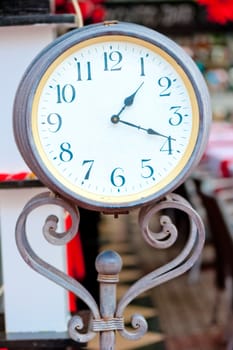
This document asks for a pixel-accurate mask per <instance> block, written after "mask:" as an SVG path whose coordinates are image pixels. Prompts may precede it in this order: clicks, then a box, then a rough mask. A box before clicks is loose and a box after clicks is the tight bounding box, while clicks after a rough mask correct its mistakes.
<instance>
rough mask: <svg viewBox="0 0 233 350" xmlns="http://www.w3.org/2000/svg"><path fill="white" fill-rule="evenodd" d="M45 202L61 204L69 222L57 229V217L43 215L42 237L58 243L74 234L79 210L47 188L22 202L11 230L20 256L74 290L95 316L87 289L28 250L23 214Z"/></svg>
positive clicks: (56, 281) (96, 316) (62, 284)
mask: <svg viewBox="0 0 233 350" xmlns="http://www.w3.org/2000/svg"><path fill="white" fill-rule="evenodd" d="M48 204H53V205H58V206H61V207H63V208H64V209H65V210H66V211H68V212H69V214H70V215H71V217H72V225H71V228H70V229H69V230H68V231H66V232H63V233H57V232H56V228H57V221H58V218H57V217H56V216H55V215H50V216H49V217H48V218H47V219H46V221H45V224H44V227H43V233H44V236H45V237H46V239H48V240H49V242H51V243H53V244H59V245H60V244H65V243H66V242H68V241H69V240H71V239H72V238H73V237H74V236H75V234H77V232H78V227H79V211H78V209H77V207H76V206H75V205H72V204H71V203H70V202H68V201H66V200H64V199H62V198H61V197H58V196H55V195H52V194H51V193H50V192H45V193H41V194H39V195H37V196H35V197H33V198H32V199H31V200H30V201H29V202H28V203H27V204H26V206H25V207H24V209H23V211H22V213H21V214H20V216H19V218H18V220H17V223H16V230H15V234H16V244H17V247H18V250H19V252H20V254H21V256H22V258H23V259H24V261H25V262H26V263H27V264H28V265H29V266H30V267H31V268H32V269H33V270H35V271H37V272H38V273H39V274H41V275H43V276H44V277H46V278H48V279H50V280H51V281H53V282H55V283H56V284H58V285H59V286H61V287H63V288H65V289H67V290H69V291H71V292H72V293H74V294H75V295H76V296H77V297H78V298H80V299H81V300H83V301H84V302H85V303H86V305H87V306H88V307H89V308H90V310H91V311H92V314H93V317H94V318H97V319H98V318H100V314H99V309H98V306H97V304H96V301H95V299H94V298H93V296H92V295H91V294H90V293H89V291H88V290H87V289H86V288H84V287H83V286H82V285H81V284H80V283H79V282H78V281H77V280H75V279H74V278H72V277H71V276H68V275H67V274H66V273H64V272H63V271H60V270H58V269H57V268H55V267H54V266H52V265H50V264H48V263H47V262H46V261H44V260H42V259H41V258H39V256H38V255H37V254H36V253H35V252H34V251H33V250H32V248H31V246H30V244H29V241H28V239H27V235H26V222H27V218H28V216H29V215H30V213H31V212H32V211H33V210H34V209H36V208H37V207H40V206H42V205H48ZM75 322H76V323H77V319H76V321H73V324H75ZM71 324H72V323H71ZM81 324H82V323H80V321H78V323H77V325H78V326H79V325H81ZM77 325H76V327H77ZM76 327H74V328H73V330H74V331H73V332H71V333H72V336H73V337H74V339H75V338H76V337H79V335H78V334H77V336H76V335H75V329H76ZM76 332H77V330H76ZM89 337H92V335H90V334H86V338H89ZM81 338H82V339H86V338H85V336H84V335H82V337H81ZM81 338H80V339H81ZM85 341H86V340H85Z"/></svg>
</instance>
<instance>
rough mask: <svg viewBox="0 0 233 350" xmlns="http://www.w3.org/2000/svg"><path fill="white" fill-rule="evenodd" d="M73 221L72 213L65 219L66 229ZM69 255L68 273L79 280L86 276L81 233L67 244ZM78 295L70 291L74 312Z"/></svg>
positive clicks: (72, 310) (71, 308) (70, 308)
mask: <svg viewBox="0 0 233 350" xmlns="http://www.w3.org/2000/svg"><path fill="white" fill-rule="evenodd" d="M71 224H72V221H71V217H70V215H67V217H66V220H65V226H66V230H68V229H69V228H70V227H71ZM66 255H67V273H68V275H69V276H71V277H73V278H74V279H76V280H78V281H79V282H80V281H82V279H83V278H84V277H85V263H84V256H83V250H82V243H81V240H80V235H79V233H77V235H75V237H74V238H73V239H72V240H71V241H70V242H69V243H67V245H66ZM76 298H77V297H76V296H75V295H74V294H73V293H72V292H69V310H70V312H72V313H75V312H76V311H77V303H76Z"/></svg>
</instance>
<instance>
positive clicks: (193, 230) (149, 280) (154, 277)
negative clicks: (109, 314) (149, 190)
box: [116, 194, 205, 335]
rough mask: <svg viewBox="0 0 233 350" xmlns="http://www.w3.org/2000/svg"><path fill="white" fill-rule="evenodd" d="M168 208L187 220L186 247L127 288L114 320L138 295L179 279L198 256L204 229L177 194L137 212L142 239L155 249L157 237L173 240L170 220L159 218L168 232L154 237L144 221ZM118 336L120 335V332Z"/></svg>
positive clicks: (196, 216)
mask: <svg viewBox="0 0 233 350" xmlns="http://www.w3.org/2000/svg"><path fill="white" fill-rule="evenodd" d="M168 208H174V209H178V210H181V211H183V212H184V213H186V214H187V215H188V217H189V220H190V232H189V237H188V240H187V242H186V245H185V246H184V248H183V249H182V250H181V252H180V253H179V255H178V256H177V257H175V258H174V259H173V260H171V261H170V262H168V263H166V264H165V265H163V266H161V267H159V268H157V269H155V270H154V271H152V272H151V273H148V274H147V275H146V276H144V277H142V278H140V279H139V280H138V281H137V282H135V283H134V284H133V285H132V286H131V287H130V288H129V289H128V291H127V292H126V293H125V295H124V296H123V297H122V299H121V300H120V301H119V303H118V306H117V310H116V317H121V316H122V314H123V312H124V309H125V308H126V306H127V305H128V304H129V303H130V302H131V301H132V300H133V299H135V298H136V297H137V296H138V295H140V294H141V293H144V292H146V291H147V290H149V289H151V288H154V287H156V286H158V285H160V284H162V283H164V282H167V281H169V280H170V279H173V278H175V277H177V276H180V275H181V274H183V273H184V272H186V271H187V270H189V269H190V268H191V267H192V265H193V264H194V263H195V262H196V261H197V259H198V257H199V255H200V254H201V251H202V249H203V245H204V241H205V229H204V225H203V222H202V220H201V218H200V216H199V215H198V213H197V212H196V211H195V210H194V209H193V208H192V207H191V205H190V204H189V203H188V202H187V201H186V200H185V199H184V198H182V197H181V196H179V195H177V194H169V195H167V196H166V197H165V198H164V199H163V200H162V201H160V202H159V203H155V204H154V205H150V206H147V207H144V208H143V209H141V212H140V214H139V223H140V226H141V228H142V231H143V232H142V233H143V237H145V239H146V240H147V241H149V242H150V243H151V244H152V246H156V247H159V248H160V246H161V242H158V241H159V240H160V239H161V238H162V239H164V238H167V236H168V241H169V240H170V239H171V238H170V237H169V235H170V236H172V239H173V240H174V237H175V236H176V233H175V230H174V231H172V230H173V229H174V227H172V226H171V225H172V224H171V222H170V219H168V218H167V217H165V218H164V217H161V222H162V224H163V222H164V226H165V225H167V224H168V225H169V230H168V231H169V232H166V231H165V232H164V231H163V230H162V232H159V233H158V234H157V236H156V234H155V237H154V234H152V233H151V232H150V230H149V229H148V222H149V221H150V219H151V217H152V216H153V215H154V214H155V213H157V212H159V211H161V210H163V209H168ZM171 227H172V230H171ZM166 244H167V243H166ZM169 244H170V242H169ZM122 334H123V335H124V333H122Z"/></svg>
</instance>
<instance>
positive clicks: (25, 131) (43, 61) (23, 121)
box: [13, 21, 211, 212]
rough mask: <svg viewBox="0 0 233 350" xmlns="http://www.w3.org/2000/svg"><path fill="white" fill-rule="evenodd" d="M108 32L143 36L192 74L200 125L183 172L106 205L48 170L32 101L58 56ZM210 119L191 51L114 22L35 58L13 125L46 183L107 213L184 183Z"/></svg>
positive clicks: (68, 37)
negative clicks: (40, 149) (36, 135)
mask: <svg viewBox="0 0 233 350" xmlns="http://www.w3.org/2000/svg"><path fill="white" fill-rule="evenodd" d="M104 35H108V36H109V37H111V35H127V36H132V37H135V38H140V39H143V40H145V41H147V42H149V43H151V44H153V45H156V46H158V47H160V48H161V49H162V50H164V51H165V52H166V53H168V55H170V56H171V57H172V58H173V59H174V60H175V61H176V62H177V63H178V64H179V65H180V66H181V68H182V69H183V70H184V72H185V73H186V75H187V76H188V78H189V80H190V82H191V84H192V86H193V89H194V91H195V94H196V96H197V102H198V108H199V112H200V128H199V131H198V138H197V142H196V145H195V149H194V151H193V153H192V155H191V157H190V159H189V160H188V162H187V164H186V165H185V167H184V168H183V169H182V171H181V172H180V173H179V175H178V176H177V177H176V178H175V179H173V180H172V181H171V182H170V183H169V184H168V185H166V186H165V187H164V188H162V189H161V190H159V191H157V192H156V193H153V194H152V195H150V196H148V197H145V198H141V199H139V200H136V201H132V202H130V203H120V204H115V203H110V204H109V203H106V204H103V203H100V202H97V201H94V200H90V199H87V198H83V197H81V196H79V195H77V194H76V193H74V192H73V191H71V190H70V189H67V188H66V187H65V186H64V185H63V184H61V183H60V182H59V181H58V180H57V179H56V178H55V177H54V176H53V174H51V173H50V172H49V171H48V169H47V168H46V166H45V165H44V163H43V162H42V160H41V158H40V155H39V153H38V151H37V149H36V146H35V143H34V141H33V137H32V126H31V112H32V102H33V97H34V94H35V91H36V89H37V87H38V84H39V82H40V80H41V78H42V76H43V74H44V73H45V71H46V70H47V69H48V67H49V66H50V65H51V63H52V62H53V61H54V60H55V59H56V58H57V57H59V56H60V55H61V54H62V53H63V52H64V51H66V50H67V49H69V48H70V47H72V46H73V45H75V44H77V43H80V42H83V41H85V40H88V39H90V38H94V37H99V36H104ZM210 121H211V108H210V99H209V95H208V90H207V88H206V84H205V82H204V79H203V77H202V75H201V73H200V71H199V69H198V68H197V66H196V65H195V63H194V62H193V60H192V59H191V58H190V57H189V56H188V54H186V53H185V52H184V50H183V49H181V47H180V46H178V45H177V44H176V43H175V42H173V41H172V40H170V39H169V38H167V37H166V36H164V35H162V34H160V33H157V32H155V31H154V30H151V29H149V28H146V27H143V26H141V25H137V24H132V23H121V22H116V21H113V22H105V23H100V24H97V25H90V26H85V27H83V28H81V29H76V30H72V31H70V32H68V33H67V34H65V35H63V36H62V37H60V38H58V39H56V40H55V41H53V42H52V43H51V44H50V45H49V46H48V47H46V48H45V49H44V50H43V51H42V52H41V53H40V54H39V55H38V56H37V57H36V58H35V59H34V61H33V62H32V63H31V65H30V66H29V68H28V69H27V71H26V72H25V74H24V76H23V78H22V80H21V83H20V85H19V88H18V91H17V93H16V98H15V103H14V121H13V124H14V135H15V140H16V143H17V146H18V148H19V150H20V152H21V154H22V156H23V158H24V160H25V162H26V163H27V164H28V166H29V168H31V170H32V171H33V172H34V173H35V174H36V175H37V176H38V178H39V179H40V180H41V181H42V182H43V183H44V184H45V185H46V186H48V187H49V188H50V189H51V190H53V191H54V192H55V193H58V194H61V195H62V196H64V197H66V198H67V199H69V200H72V201H75V202H76V203H77V204H78V205H80V206H83V207H85V208H88V209H92V210H97V211H104V212H122V211H127V210H130V209H132V208H136V207H139V206H141V205H145V204H148V203H152V202H154V201H156V200H159V199H160V198H162V197H163V196H164V195H165V194H167V193H169V192H171V191H173V190H174V189H175V188H176V187H178V186H179V185H180V184H181V183H183V182H184V180H185V179H186V178H187V177H188V175H190V173H191V172H192V171H193V169H194V168H195V166H196V165H197V164H198V162H199V161H200V159H201V156H202V154H203V151H204V148H205V145H206V141H207V136H208V132H209V126H210Z"/></svg>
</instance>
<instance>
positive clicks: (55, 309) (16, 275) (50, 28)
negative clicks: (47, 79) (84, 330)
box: [0, 24, 68, 333]
mask: <svg viewBox="0 0 233 350" xmlns="http://www.w3.org/2000/svg"><path fill="white" fill-rule="evenodd" d="M55 36H56V26H55V25H52V24H49V25H48V24H42V25H35V24H34V25H20V26H0V43H1V45H0V57H1V64H0V77H1V79H0V100H1V102H0V105H1V109H0V127H1V129H0V130H1V136H0V173H18V172H20V171H28V170H29V169H28V168H27V166H26V164H25V163H24V161H23V160H22V158H21V156H20V154H19V151H18V149H17V147H16V145H15V141H14V135H13V129H12V110H13V101H14V96H15V92H16V89H17V86H18V84H19V81H20V79H21V77H22V75H23V73H24V71H25V69H26V67H27V66H28V65H29V64H30V62H31V61H32V59H33V58H34V57H35V56H36V55H37V54H38V53H39V51H40V50H41V49H43V48H44V47H45V46H46V45H47V44H49V43H50V42H51V41H52V40H53V39H54V38H55ZM45 190H46V189H45V188H27V189H26V188H24V189H23V188H20V189H0V237H1V249H2V252H1V254H0V256H1V255H2V275H3V277H2V278H3V286H4V303H3V305H4V313H5V323H6V333H15V332H17V333H18V332H27V333H28V332H29V333H30V332H43V331H52V332H53V331H55V332H63V331H66V330H67V319H68V305H67V303H68V301H67V292H66V291H65V290H63V289H62V288H61V287H59V286H57V285H55V284H53V283H52V282H50V281H49V280H47V279H45V278H44V277H42V276H40V275H39V274H38V273H36V272H34V271H33V270H32V269H30V268H29V267H28V266H27V264H26V263H25V262H24V261H23V259H22V258H21V256H20V254H19V252H18V250H17V247H16V243H15V224H16V221H17V218H18V216H19V214H20V212H21V211H22V209H23V206H24V205H25V204H26V202H27V201H28V200H29V199H31V198H32V197H33V196H34V195H36V194H37V193H39V192H41V191H45ZM52 213H54V214H55V213H57V215H58V217H61V219H62V217H63V212H62V209H61V208H59V209H58V208H56V212H54V211H53V212H51V210H50V209H48V208H46V209H45V208H43V209H38V210H37V212H36V213H35V215H32V219H30V220H29V225H28V227H29V228H31V229H30V230H29V234H30V237H31V236H33V237H32V246H33V249H35V251H36V252H37V253H38V255H39V256H40V257H42V258H44V259H45V260H47V261H48V262H50V263H52V264H53V265H54V266H56V267H57V268H59V269H61V270H63V271H65V270H66V259H65V250H64V249H65V248H64V247H57V246H52V245H51V244H49V243H47V242H46V241H45V239H44V238H42V231H41V228H42V225H43V222H44V220H45V218H46V217H47V215H48V214H52ZM61 221H62V220H61ZM30 223H31V224H30ZM60 229H62V228H60ZM31 231H32V232H31ZM0 265H1V261H0ZM0 267H1V266H0ZM0 306H1V300H0Z"/></svg>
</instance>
